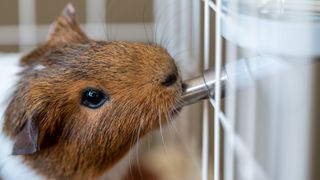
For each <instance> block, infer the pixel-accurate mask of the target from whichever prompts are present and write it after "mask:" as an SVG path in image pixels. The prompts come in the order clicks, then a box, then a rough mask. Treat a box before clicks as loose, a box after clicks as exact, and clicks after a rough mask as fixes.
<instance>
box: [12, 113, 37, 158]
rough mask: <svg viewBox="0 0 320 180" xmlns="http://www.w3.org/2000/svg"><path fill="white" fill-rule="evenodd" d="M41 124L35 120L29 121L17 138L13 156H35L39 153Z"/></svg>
mask: <svg viewBox="0 0 320 180" xmlns="http://www.w3.org/2000/svg"><path fill="white" fill-rule="evenodd" d="M38 137H39V123H38V122H37V121H36V120H35V119H28V120H27V121H26V122H25V124H24V126H23V128H22V130H21V131H20V132H19V134H18V135H17V136H16V141H15V143H14V145H13V149H12V154H13V155H26V154H33V153H35V152H37V151H38V149H39V146H38Z"/></svg>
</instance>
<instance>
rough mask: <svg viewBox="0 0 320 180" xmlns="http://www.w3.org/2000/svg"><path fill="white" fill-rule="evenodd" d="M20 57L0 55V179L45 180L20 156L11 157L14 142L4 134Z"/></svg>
mask: <svg viewBox="0 0 320 180" xmlns="http://www.w3.org/2000/svg"><path fill="white" fill-rule="evenodd" d="M19 59H20V55H16V54H11V55H1V54H0V67H2V70H1V71H0V84H1V86H0V179H1V178H2V179H3V180H16V179H22V180H24V179H25V180H29V179H32V180H37V179H44V178H42V177H41V176H39V175H37V174H36V173H35V172H34V171H33V170H32V169H31V168H30V167H28V166H27V165H25V164H24V163H23V161H22V158H21V157H20V156H13V155H11V152H12V147H13V142H12V140H10V139H9V138H8V137H7V136H6V135H4V134H3V132H2V128H3V119H4V118H3V113H4V111H5V109H6V107H7V105H8V100H9V98H10V96H11V94H12V93H13V91H14V85H15V84H16V83H17V80H18V77H17V76H16V74H17V73H18V72H19V71H20V68H19V66H18V62H19Z"/></svg>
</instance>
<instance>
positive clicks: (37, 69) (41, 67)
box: [33, 64, 46, 71]
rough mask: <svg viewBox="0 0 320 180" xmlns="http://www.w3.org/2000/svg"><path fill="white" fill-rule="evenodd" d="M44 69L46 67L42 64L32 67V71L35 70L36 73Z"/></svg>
mask: <svg viewBox="0 0 320 180" xmlns="http://www.w3.org/2000/svg"><path fill="white" fill-rule="evenodd" d="M44 69H46V67H45V66H44V65H42V64H38V65H36V66H34V67H33V70H36V71H41V70H44Z"/></svg>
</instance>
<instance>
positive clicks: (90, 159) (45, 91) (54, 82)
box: [0, 4, 183, 180]
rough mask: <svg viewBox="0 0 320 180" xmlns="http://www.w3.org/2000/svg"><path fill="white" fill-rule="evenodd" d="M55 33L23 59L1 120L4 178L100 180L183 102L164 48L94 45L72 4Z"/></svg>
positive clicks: (0, 175) (56, 24) (178, 80)
mask: <svg viewBox="0 0 320 180" xmlns="http://www.w3.org/2000/svg"><path fill="white" fill-rule="evenodd" d="M49 34H50V36H49V39H48V41H47V42H45V44H43V45H41V46H40V47H38V48H36V49H35V50H33V51H31V52H30V53H28V54H26V55H24V56H23V57H22V58H21V60H20V65H21V68H22V69H21V71H20V72H19V75H18V76H19V79H18V82H17V84H16V86H15V90H13V93H12V95H11V96H10V97H9V100H8V101H7V106H6V109H5V112H4V114H3V117H2V118H1V126H0V127H2V129H1V133H0V159H1V160H0V179H1V178H2V179H4V180H5V179H97V178H99V177H100V176H101V175H102V174H104V173H105V172H106V171H107V170H108V169H110V168H111V167H112V166H113V165H115V163H117V161H119V160H120V159H121V158H122V157H123V156H124V155H125V154H126V153H127V152H128V150H129V149H130V148H131V147H132V146H133V145H134V144H135V143H136V142H137V140H138V139H139V138H140V137H142V136H144V135H145V134H146V133H148V132H150V131H152V130H155V129H157V128H158V127H159V123H163V124H165V123H166V122H167V121H169V120H170V119H171V117H172V116H174V115H175V114H176V111H177V104H179V101H180V100H181V94H182V92H183V88H182V82H181V76H180V73H179V70H178V68H177V66H176V64H175V62H174V60H173V58H172V57H171V56H170V55H169V53H168V52H167V51H166V50H165V49H164V48H162V47H161V46H159V45H156V44H144V43H134V42H123V41H122V42H121V41H112V42H105V41H95V40H92V39H90V38H88V37H87V35H86V34H85V33H83V32H82V31H81V29H80V27H79V26H78V24H77V22H76V20H75V9H74V7H73V6H72V5H71V4H68V5H67V6H66V7H65V9H64V10H63V13H62V14H61V15H60V16H59V17H58V18H57V19H56V21H55V22H54V23H53V25H52V27H51V30H50V33H49ZM1 86H2V85H1Z"/></svg>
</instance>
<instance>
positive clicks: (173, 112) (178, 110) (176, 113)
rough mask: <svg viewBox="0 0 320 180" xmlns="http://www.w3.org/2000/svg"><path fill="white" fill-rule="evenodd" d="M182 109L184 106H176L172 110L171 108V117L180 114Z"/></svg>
mask: <svg viewBox="0 0 320 180" xmlns="http://www.w3.org/2000/svg"><path fill="white" fill-rule="evenodd" d="M181 110H182V107H175V108H173V109H172V110H171V112H170V115H171V117H173V118H174V117H176V116H178V114H179V113H180V112H181Z"/></svg>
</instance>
